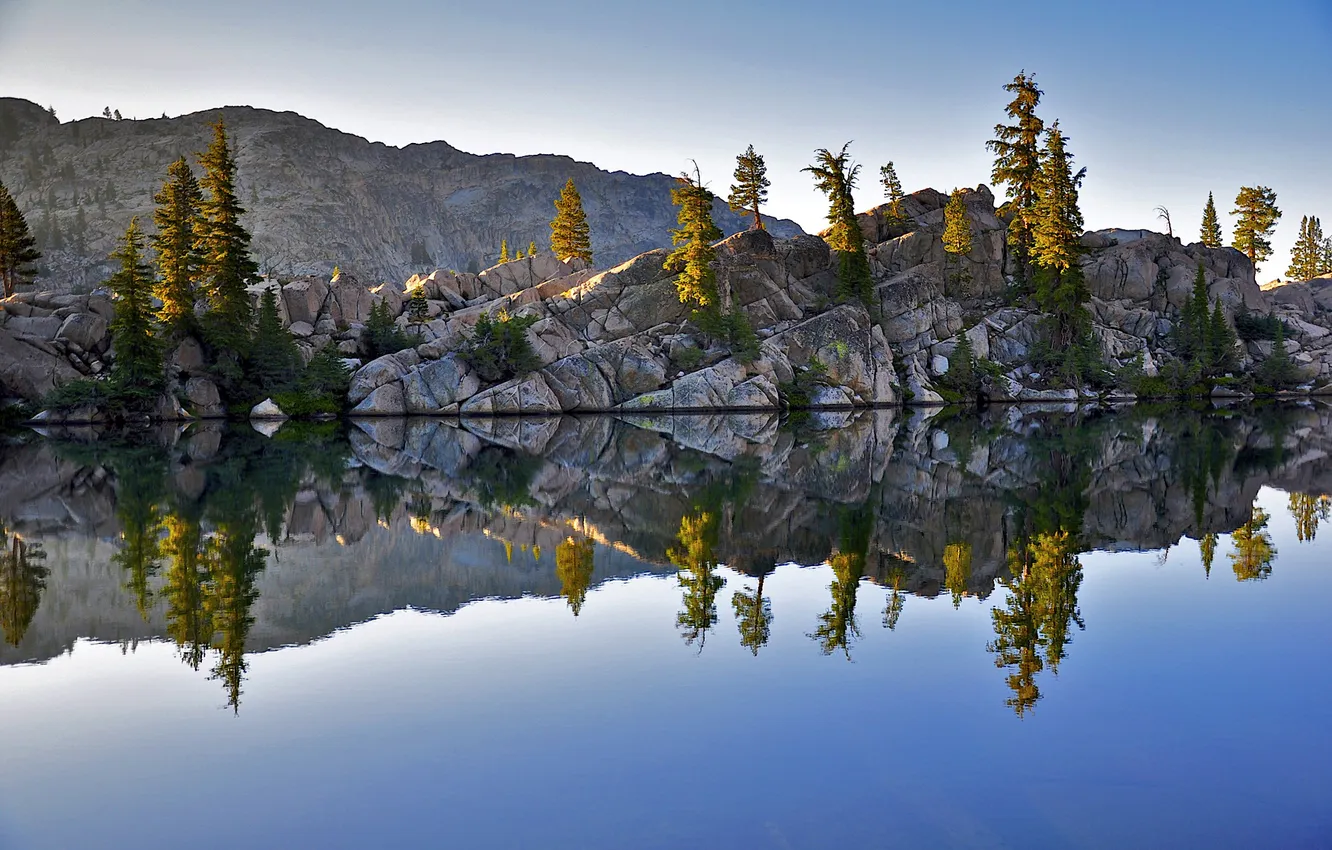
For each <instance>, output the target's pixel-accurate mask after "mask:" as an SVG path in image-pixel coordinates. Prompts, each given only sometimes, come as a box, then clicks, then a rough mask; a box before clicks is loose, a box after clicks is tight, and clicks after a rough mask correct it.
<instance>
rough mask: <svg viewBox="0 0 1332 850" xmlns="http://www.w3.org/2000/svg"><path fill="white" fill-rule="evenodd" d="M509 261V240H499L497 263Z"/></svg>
mask: <svg viewBox="0 0 1332 850" xmlns="http://www.w3.org/2000/svg"><path fill="white" fill-rule="evenodd" d="M509 259H510V257H509V240H507V239H501V240H500V258H499V261H500V262H501V263H507V262H509Z"/></svg>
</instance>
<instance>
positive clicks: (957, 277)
mask: <svg viewBox="0 0 1332 850" xmlns="http://www.w3.org/2000/svg"><path fill="white" fill-rule="evenodd" d="M962 194H963V193H962V190H961V189H954V190H953V194H952V195H950V196H949V198H948V205H947V206H945V207H944V231H943V246H944V258H945V261H946V262H948V261H951V262H952V263H953V265H954V266H956V267H957V272H956V273H955V274H954V275H953V282H954V283H956V284H958V285H959V286H961V285H963V284H964V283H965V281H964V276H965V277H969V275H968V273H967V270H966V269H965V268H964V267H963V266H962V260H963V258H965V257H966V256H967V255H968V254H970V253H971V246H972V242H973V236H972V232H971V219H970V218H968V217H967V205H966V203H964V202H963V200H962Z"/></svg>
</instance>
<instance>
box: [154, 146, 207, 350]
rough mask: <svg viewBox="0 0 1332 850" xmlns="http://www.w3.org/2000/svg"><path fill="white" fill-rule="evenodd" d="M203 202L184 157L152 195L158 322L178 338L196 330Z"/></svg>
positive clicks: (175, 163) (172, 165) (197, 185)
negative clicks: (198, 241) (197, 237)
mask: <svg viewBox="0 0 1332 850" xmlns="http://www.w3.org/2000/svg"><path fill="white" fill-rule="evenodd" d="M202 200H203V196H202V193H201V192H200V191H199V182H198V181H197V180H195V179H194V172H193V171H191V170H190V164H189V163H188V162H186V161H185V157H183V156H182V157H181V158H180V159H178V160H176V161H175V162H173V163H171V166H170V167H169V168H168V169H167V180H166V183H164V184H163V186H162V190H161V191H160V192H158V193H157V194H156V195H153V203H155V204H157V209H156V211H154V212H153V223H154V224H156V225H157V234H156V235H155V236H153V238H152V243H153V249H154V251H156V253H157V274H158V283H157V291H156V293H155V294H156V296H157V298H158V300H159V301H161V302H162V306H161V308H160V309H158V311H157V319H158V321H160V322H161V323H162V326H163V328H164V329H165V330H166V332H167V333H168V334H169V335H171V336H174V337H177V338H179V337H181V336H184V335H186V334H188V333H191V332H192V331H193V330H194V326H195V316H194V302H195V297H196V289H197V286H198V280H199V275H200V267H201V265H202V263H201V257H200V254H199V249H198V248H197V247H196V244H195V234H196V231H197V230H198V229H199V226H200V222H199V206H200V203H201V202H202Z"/></svg>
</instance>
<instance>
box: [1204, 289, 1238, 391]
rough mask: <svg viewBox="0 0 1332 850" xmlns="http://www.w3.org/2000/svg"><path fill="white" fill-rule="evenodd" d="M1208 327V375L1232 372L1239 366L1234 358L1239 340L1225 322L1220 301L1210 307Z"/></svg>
mask: <svg viewBox="0 0 1332 850" xmlns="http://www.w3.org/2000/svg"><path fill="white" fill-rule="evenodd" d="M1209 325H1210V328H1209V331H1208V334H1207V360H1208V364H1207V365H1208V369H1207V371H1208V373H1209V375H1210V376H1213V377H1214V376H1217V375H1224V374H1226V373H1227V372H1233V371H1234V370H1235V369H1236V368H1237V367H1238V366H1239V360H1238V358H1237V357H1236V356H1235V349H1236V347H1237V346H1238V345H1239V338H1238V337H1237V336H1236V335H1235V329H1234V328H1232V327H1231V326H1230V322H1228V321H1226V313H1225V311H1224V310H1222V309H1221V302H1220V301H1217V302H1216V303H1215V304H1214V305H1212V318H1211V320H1210V322H1209Z"/></svg>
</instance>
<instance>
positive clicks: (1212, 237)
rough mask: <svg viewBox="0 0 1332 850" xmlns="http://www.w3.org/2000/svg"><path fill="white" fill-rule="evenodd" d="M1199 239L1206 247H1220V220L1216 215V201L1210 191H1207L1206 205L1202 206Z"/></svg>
mask: <svg viewBox="0 0 1332 850" xmlns="http://www.w3.org/2000/svg"><path fill="white" fill-rule="evenodd" d="M1200 239H1201V241H1202V243H1203V244H1204V245H1206V246H1207V247H1208V248H1220V247H1221V221H1220V220H1219V219H1218V218H1217V215H1216V201H1214V200H1213V199H1212V193H1211V192H1208V193H1207V205H1206V206H1204V207H1203V219H1202V233H1201V236H1200Z"/></svg>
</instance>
